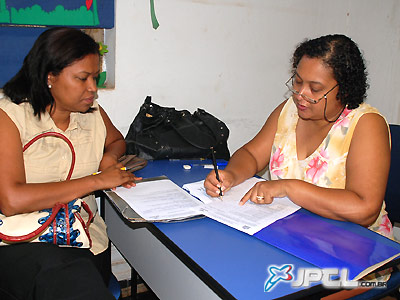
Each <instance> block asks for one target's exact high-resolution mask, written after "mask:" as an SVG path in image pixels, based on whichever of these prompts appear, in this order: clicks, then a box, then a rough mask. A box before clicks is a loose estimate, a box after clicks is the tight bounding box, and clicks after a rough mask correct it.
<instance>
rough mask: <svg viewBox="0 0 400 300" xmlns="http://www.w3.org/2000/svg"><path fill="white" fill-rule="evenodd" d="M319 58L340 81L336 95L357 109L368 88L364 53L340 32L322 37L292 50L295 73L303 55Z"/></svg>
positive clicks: (307, 41) (350, 107)
mask: <svg viewBox="0 0 400 300" xmlns="http://www.w3.org/2000/svg"><path fill="white" fill-rule="evenodd" d="M304 55H305V56H307V57H309V58H320V59H321V60H322V62H323V63H324V64H325V65H326V66H328V67H330V68H331V69H332V72H333V76H334V77H335V79H336V81H337V82H338V84H339V91H338V94H337V98H338V99H340V101H341V103H343V104H344V105H347V107H348V108H349V109H354V108H357V107H358V106H359V105H360V104H361V103H362V102H364V100H365V98H366V92H367V89H368V88H369V85H368V83H367V75H368V73H367V70H366V67H365V61H364V58H363V55H362V54H361V52H360V49H359V48H358V46H357V44H356V43H355V42H354V41H352V40H351V39H350V38H349V37H347V36H345V35H341V34H334V35H326V36H321V37H319V38H316V39H311V40H305V41H303V42H302V43H300V44H299V45H298V46H297V48H296V50H295V51H294V53H293V57H292V71H293V72H295V70H296V68H297V66H298V64H299V62H300V60H301V58H302V57H303V56H304Z"/></svg>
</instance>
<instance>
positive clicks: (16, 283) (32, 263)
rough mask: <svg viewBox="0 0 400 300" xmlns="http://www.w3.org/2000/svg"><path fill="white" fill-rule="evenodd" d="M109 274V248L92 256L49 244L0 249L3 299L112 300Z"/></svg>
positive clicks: (86, 252) (90, 253)
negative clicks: (108, 286) (109, 288)
mask: <svg viewBox="0 0 400 300" xmlns="http://www.w3.org/2000/svg"><path fill="white" fill-rule="evenodd" d="M110 274H111V250H110V247H108V249H107V250H106V251H104V252H103V253H101V254H99V255H93V254H92V252H90V250H88V249H78V248H72V247H58V246H56V245H52V244H46V243H24V244H18V245H11V246H0V299H2V300H8V299H10V300H30V299H32V300H47V299H49V300H58V299H60V300H61V299H71V300H72V299H73V300H78V299H85V300H90V299H93V300H94V299H96V300H98V299H110V300H111V299H114V297H113V296H112V295H111V293H110V292H109V291H108V288H107V284H108V280H109V276H110Z"/></svg>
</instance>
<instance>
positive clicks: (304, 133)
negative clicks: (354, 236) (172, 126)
mask: <svg viewBox="0 0 400 300" xmlns="http://www.w3.org/2000/svg"><path fill="white" fill-rule="evenodd" d="M286 85H287V87H288V89H289V91H290V92H291V97H290V98H289V99H287V100H286V101H284V102H283V103H281V104H280V105H279V106H278V107H277V108H276V109H275V110H274V111H273V112H272V113H271V115H270V116H269V117H268V119H267V121H266V123H265V124H264V126H263V128H262V129H261V130H260V132H259V133H258V134H257V135H256V136H255V137H254V138H253V139H252V140H251V141H250V142H248V143H247V144H245V145H244V146H243V147H241V148H240V149H239V150H237V151H236V152H235V153H234V155H233V156H232V158H231V159H230V161H229V163H228V165H227V167H226V168H225V170H222V171H221V172H220V174H219V177H220V182H218V181H217V179H216V177H215V174H214V172H211V173H210V174H209V175H208V176H207V178H206V180H205V184H204V185H205V188H206V190H207V193H208V194H209V195H211V196H218V195H219V188H221V189H222V192H223V193H224V192H226V191H227V190H229V189H230V188H231V187H233V186H235V185H237V184H239V183H241V182H243V181H244V180H246V179H247V178H249V177H251V176H254V175H255V174H256V173H258V172H260V171H261V170H263V169H264V168H265V167H267V166H268V168H269V172H270V177H271V180H270V181H265V182H260V183H257V184H256V185H254V187H253V188H251V189H250V190H249V191H248V192H247V193H246V194H245V195H244V197H243V198H242V199H241V200H240V205H243V204H245V203H246V202H247V201H248V200H250V201H253V202H254V203H259V204H263V203H271V202H272V201H273V198H274V197H284V196H287V197H289V199H291V200H292V201H293V202H294V203H296V204H297V205H299V206H301V207H303V208H305V209H307V210H310V211H312V212H314V213H316V214H318V215H321V216H323V217H326V218H331V219H335V220H343V221H350V222H354V223H357V224H360V225H362V226H365V227H368V228H369V229H371V230H373V231H376V232H378V233H380V234H382V235H385V236H388V237H390V238H392V236H393V233H392V225H391V223H390V221H389V219H388V217H387V213H386V211H385V202H384V196H385V189H386V183H387V178H388V173H389V167H390V135H389V127H388V124H387V122H386V120H385V118H384V117H383V116H382V115H381V114H380V113H379V112H378V110H377V109H375V108H373V107H371V106H370V105H369V104H366V103H364V100H365V97H366V90H367V88H368V84H367V72H366V68H365V63H364V59H363V57H362V54H361V53H360V50H359V48H358V46H357V45H356V44H355V43H354V42H353V41H352V40H351V39H350V38H348V37H346V36H344V35H327V36H322V37H319V38H316V39H312V40H307V41H304V42H303V43H301V44H300V45H299V46H298V47H297V48H296V50H295V52H294V54H293V58H292V76H291V78H290V79H289V80H288V81H287V82H286Z"/></svg>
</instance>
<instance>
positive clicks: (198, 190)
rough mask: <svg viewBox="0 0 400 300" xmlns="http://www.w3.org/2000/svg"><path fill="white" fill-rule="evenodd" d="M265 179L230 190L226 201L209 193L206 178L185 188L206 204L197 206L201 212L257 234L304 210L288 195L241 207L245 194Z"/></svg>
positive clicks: (244, 230)
mask: <svg viewBox="0 0 400 300" xmlns="http://www.w3.org/2000/svg"><path fill="white" fill-rule="evenodd" d="M263 180H264V179H261V178H256V177H253V178H250V179H248V180H246V181H245V182H243V183H241V184H239V185H237V186H235V187H233V188H232V189H231V190H229V191H228V192H226V194H225V195H224V196H223V200H222V201H221V200H220V199H219V198H213V197H210V196H208V195H207V194H206V191H205V189H204V180H202V181H198V182H193V183H188V184H185V185H184V186H183V188H184V189H185V190H187V191H188V192H189V193H190V194H191V195H193V196H194V197H196V198H198V199H199V200H201V201H202V202H203V203H205V205H204V206H201V207H198V208H197V209H198V211H199V213H201V214H203V215H205V216H207V217H209V218H211V219H214V220H216V221H218V222H221V223H223V224H226V225H228V226H230V227H233V228H235V229H237V230H240V231H243V232H245V233H247V234H250V235H253V234H254V233H256V232H258V231H260V230H261V229H263V228H265V227H266V226H268V225H270V224H272V223H274V222H275V221H277V220H279V219H282V218H284V217H286V216H288V215H290V214H292V213H294V212H295V211H297V210H298V209H300V206H298V205H296V204H294V203H293V202H292V201H290V200H289V199H288V198H286V197H284V198H275V199H274V201H273V202H272V203H271V204H254V203H253V202H250V201H248V202H247V203H246V204H245V205H243V206H239V201H240V199H241V198H242V197H243V195H244V194H245V193H246V192H247V191H248V190H249V189H250V188H251V187H253V185H254V184H255V183H257V182H259V181H263Z"/></svg>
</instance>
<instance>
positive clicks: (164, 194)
mask: <svg viewBox="0 0 400 300" xmlns="http://www.w3.org/2000/svg"><path fill="white" fill-rule="evenodd" d="M114 192H115V193H116V194H117V195H118V196H119V197H121V198H122V199H124V200H125V202H126V203H127V204H128V205H129V206H130V207H131V208H132V209H133V210H134V211H135V212H136V213H138V214H139V215H140V216H141V217H142V218H143V219H145V220H147V221H153V222H155V221H170V220H181V219H185V218H190V217H193V216H196V215H198V212H197V211H198V210H197V209H196V208H198V207H199V206H203V205H204V204H203V203H201V202H200V201H198V200H197V199H195V198H193V197H192V196H191V195H189V194H188V193H187V192H186V191H184V190H182V189H181V188H180V187H179V186H178V185H176V184H175V183H173V182H172V181H171V180H169V179H167V178H165V179H159V180H154V181H145V182H138V183H137V184H136V186H135V187H133V188H130V189H126V188H124V187H117V188H116V190H115V191H114Z"/></svg>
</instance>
